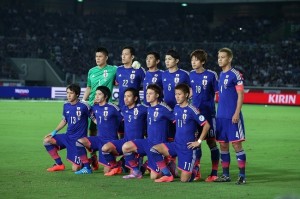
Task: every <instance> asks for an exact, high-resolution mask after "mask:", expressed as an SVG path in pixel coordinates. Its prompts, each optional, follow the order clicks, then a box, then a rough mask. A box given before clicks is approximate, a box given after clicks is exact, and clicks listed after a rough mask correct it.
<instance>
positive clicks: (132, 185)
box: [0, 100, 300, 199]
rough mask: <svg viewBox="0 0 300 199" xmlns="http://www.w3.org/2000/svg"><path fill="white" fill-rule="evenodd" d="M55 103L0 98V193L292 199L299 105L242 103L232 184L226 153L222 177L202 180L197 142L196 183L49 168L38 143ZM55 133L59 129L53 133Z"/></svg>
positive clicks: (299, 183) (56, 112)
mask: <svg viewBox="0 0 300 199" xmlns="http://www.w3.org/2000/svg"><path fill="white" fill-rule="evenodd" d="M62 105H63V102H56V101H52V102H51V101H50V102H43V101H25V100H24V101H14V100H11V101H4V100H1V101H0V151H1V164H0V197H1V198H72V199H73V198H128V199H129V198H130V199H134V198H152V199H156V198H210V199H212V198H225V199H226V198H287V197H286V196H289V198H300V172H299V168H300V147H299V143H300V135H299V129H300V107H286V106H285V107H284V106H268V107H265V106H260V105H244V106H243V114H244V119H245V126H246V138H247V140H246V142H244V143H243V146H244V149H245V151H246V154H247V167H246V174H247V184H246V185H242V186H237V185H235V184H234V182H235V180H236V178H237V174H238V168H237V162H236V159H235V154H234V152H233V151H231V169H230V172H231V178H232V180H233V182H230V183H205V182H204V181H203V179H205V178H206V176H207V175H208V174H209V172H210V167H211V163H210V153H209V151H208V147H207V146H206V144H203V146H202V150H203V157H202V160H201V171H202V181H200V182H193V183H181V182H179V179H176V180H175V181H174V182H172V183H154V182H153V181H151V180H150V179H149V176H144V178H143V179H133V180H123V179H122V177H121V175H118V176H112V177H104V176H103V172H102V168H101V169H100V170H99V171H96V172H94V173H93V174H92V175H82V176H77V175H75V174H74V173H73V172H72V171H71V165H70V164H69V163H68V162H67V161H66V160H65V151H61V153H60V154H61V156H62V160H64V163H65V164H66V166H67V169H66V171H63V172H57V173H49V172H47V171H46V168H48V167H49V166H51V165H52V164H53V161H52V160H51V158H50V156H49V155H48V154H47V153H46V150H45V149H44V147H43V144H42V139H43V137H44V135H46V134H47V133H49V132H51V131H52V130H53V129H54V128H55V127H56V125H57V124H58V122H59V121H60V119H61V113H62ZM61 132H63V131H61ZM219 173H221V167H219Z"/></svg>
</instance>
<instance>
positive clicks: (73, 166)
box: [72, 163, 81, 172]
mask: <svg viewBox="0 0 300 199" xmlns="http://www.w3.org/2000/svg"><path fill="white" fill-rule="evenodd" d="M80 169H81V166H80V165H78V164H74V163H73V164H72V171H74V172H75V171H79V170H80Z"/></svg>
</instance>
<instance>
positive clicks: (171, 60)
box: [165, 55, 179, 69]
mask: <svg viewBox="0 0 300 199" xmlns="http://www.w3.org/2000/svg"><path fill="white" fill-rule="evenodd" d="M178 62H179V60H178V59H175V58H173V57H172V56H171V55H166V57H165V64H166V67H167V69H170V68H174V67H176V66H177V64H178Z"/></svg>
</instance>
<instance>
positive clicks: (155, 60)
mask: <svg viewBox="0 0 300 199" xmlns="http://www.w3.org/2000/svg"><path fill="white" fill-rule="evenodd" d="M159 62H160V56H159V54H158V53H157V52H154V51H152V52H148V53H147V57H146V64H147V68H148V71H147V72H146V75H145V79H144V83H143V90H144V104H145V105H147V106H149V105H150V104H149V103H148V102H147V100H146V95H147V87H148V85H150V84H157V85H158V86H160V87H161V88H162V87H163V85H162V73H163V71H162V70H159V69H158V68H157V65H158V64H159Z"/></svg>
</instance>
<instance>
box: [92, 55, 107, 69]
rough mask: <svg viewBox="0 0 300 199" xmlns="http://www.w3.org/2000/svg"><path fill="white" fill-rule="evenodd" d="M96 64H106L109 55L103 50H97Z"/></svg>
mask: <svg viewBox="0 0 300 199" xmlns="http://www.w3.org/2000/svg"><path fill="white" fill-rule="evenodd" d="M95 59H96V64H97V66H105V65H106V61H107V59H108V57H107V56H106V55H105V54H103V53H102V52H96V57H95Z"/></svg>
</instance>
